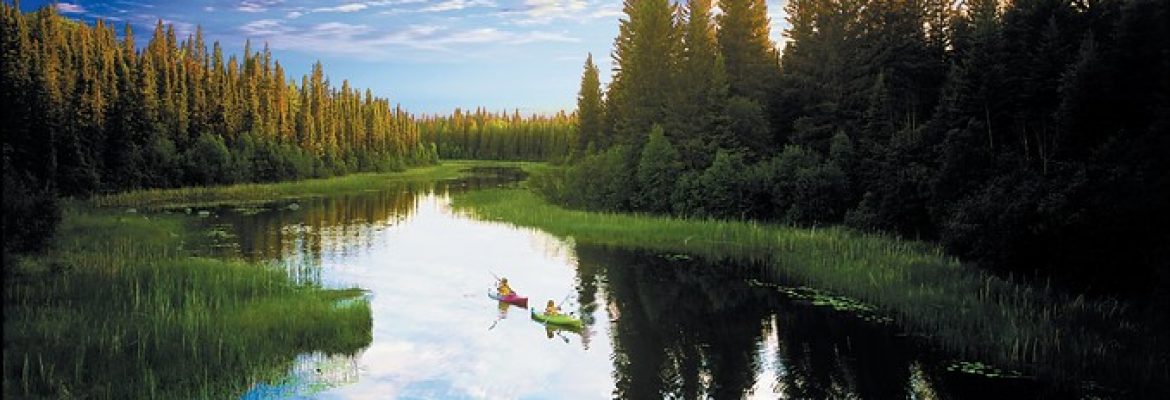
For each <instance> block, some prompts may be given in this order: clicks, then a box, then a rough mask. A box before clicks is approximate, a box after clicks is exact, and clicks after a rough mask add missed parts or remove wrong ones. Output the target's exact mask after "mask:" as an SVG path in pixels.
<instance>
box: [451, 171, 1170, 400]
mask: <svg viewBox="0 0 1170 400" xmlns="http://www.w3.org/2000/svg"><path fill="white" fill-rule="evenodd" d="M454 207H455V209H457V210H460V211H461V212H465V213H467V214H469V215H472V216H474V217H477V218H481V219H485V220H492V221H503V222H507V223H511V224H516V225H520V226H526V227H534V228H539V229H541V230H544V231H546V232H549V233H552V234H554V235H557V236H560V237H562V238H564V239H565V240H567V241H569V242H581V243H590V244H598V245H608V246H615V247H624V248H639V249H646V250H652V251H661V252H668V253H686V254H694V255H699V256H703V257H707V258H712V259H729V258H730V259H737V260H742V261H753V262H763V263H767V264H768V265H770V267H771V269H772V270H773V271H774V272H775V273H777V274H779V275H781V276H783V277H784V280H786V281H788V282H797V283H798V284H803V285H807V286H810V287H814V288H817V289H821V290H825V291H829V292H832V293H836V294H839V295H844V296H848V297H852V298H854V299H857V300H860V301H862V302H864V303H868V304H871V305H874V306H877V307H878V309H880V310H882V311H883V312H885V313H887V314H889V315H890V316H891V317H893V319H894V320H895V321H897V323H898V324H900V325H901V326H903V327H904V329H907V330H908V331H910V332H912V333H913V334H915V335H917V336H920V337H924V338H926V339H927V340H928V341H929V342H930V343H931V344H933V345H935V346H938V347H941V348H942V349H943V350H944V351H946V352H949V353H951V354H953V355H955V356H956V357H960V358H964V359H973V360H982V361H984V362H987V363H990V364H994V365H998V366H1001V367H1005V368H1010V369H1015V370H1018V371H1024V372H1026V373H1030V374H1035V375H1040V376H1044V377H1046V378H1049V379H1053V380H1056V381H1058V382H1060V383H1062V384H1068V385H1080V384H1082V383H1083V382H1085V381H1096V382H1108V383H1110V384H1111V385H1115V386H1117V387H1121V388H1125V389H1126V390H1134V391H1136V392H1138V393H1142V392H1143V391H1149V390H1156V391H1164V390H1165V389H1166V388H1165V387H1156V386H1158V385H1164V382H1166V381H1167V380H1166V378H1167V369H1166V358H1165V357H1163V356H1161V355H1164V354H1166V353H1165V350H1164V347H1165V344H1164V343H1162V342H1161V340H1162V339H1160V336H1159V335H1156V334H1155V333H1154V332H1151V331H1149V330H1148V329H1145V328H1143V326H1144V325H1143V324H1141V323H1139V321H1138V318H1137V317H1135V316H1134V315H1131V313H1129V312H1128V311H1127V309H1126V306H1125V304H1123V303H1121V302H1118V301H1115V300H1109V299H1096V300H1088V299H1086V298H1084V297H1070V296H1068V295H1065V294H1061V293H1057V292H1056V291H1054V290H1051V289H1049V288H1037V287H1032V286H1028V285H1025V284H1022V283H1019V282H1014V281H1013V280H1010V279H1001V278H999V277H996V276H993V275H991V274H988V273H986V272H983V271H982V270H979V269H977V268H973V267H971V266H967V265H963V264H962V263H960V262H959V261H958V260H956V259H954V258H952V257H948V256H946V255H945V254H943V252H942V250H941V249H940V248H939V247H937V246H934V245H930V244H926V243H921V242H914V241H903V240H897V239H894V238H890V237H886V236H881V235H872V234H861V233H857V232H854V231H850V230H847V229H842V228H827V229H825V228H818V229H800V228H794V227H790V226H784V225H775V224H764V223H756V222H744V221H724V220H712V219H685V218H671V217H662V216H651V215H639V214H617V213H600V212H585V211H577V210H569V209H564V208H561V207H558V206H554V205H551V204H549V203H548V202H546V201H545V200H543V199H542V198H540V197H539V196H537V195H536V194H534V193H532V192H530V191H528V190H515V189H512V190H503V189H494V190H484V191H475V192H469V193H464V194H460V195H457V196H456V197H455V199H454ZM1160 354H1161V355H1160ZM1159 382H1163V383H1159Z"/></svg>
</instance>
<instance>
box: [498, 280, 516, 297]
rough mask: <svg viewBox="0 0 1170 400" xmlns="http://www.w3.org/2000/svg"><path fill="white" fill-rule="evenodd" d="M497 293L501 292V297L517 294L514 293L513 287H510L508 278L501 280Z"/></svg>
mask: <svg viewBox="0 0 1170 400" xmlns="http://www.w3.org/2000/svg"><path fill="white" fill-rule="evenodd" d="M496 291H498V292H500V296H501V297H503V296H508V295H511V294H513V293H516V292H514V291H512V287H511V286H508V278H500V284H499V286H497V287H496Z"/></svg>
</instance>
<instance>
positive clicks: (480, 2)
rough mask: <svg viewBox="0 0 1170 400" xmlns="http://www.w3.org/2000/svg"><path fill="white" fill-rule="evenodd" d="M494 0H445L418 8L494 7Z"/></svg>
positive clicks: (437, 10)
mask: <svg viewBox="0 0 1170 400" xmlns="http://www.w3.org/2000/svg"><path fill="white" fill-rule="evenodd" d="M495 5H496V2H495V1H493V0H445V1H443V2H441V3H437V4H433V5H430V6H427V7H423V8H422V9H420V10H419V11H420V12H443V11H454V10H462V9H464V8H471V7H494V6H495Z"/></svg>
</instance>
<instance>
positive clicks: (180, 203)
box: [88, 160, 539, 208]
mask: <svg viewBox="0 0 1170 400" xmlns="http://www.w3.org/2000/svg"><path fill="white" fill-rule="evenodd" d="M533 165H534V164H533V163H517V162H496V161H464V160H456V161H444V162H443V163H441V164H437V165H429V166H423V167H415V168H411V169H408V170H406V171H402V172H389V173H360V174H352V175H346V176H341V177H335V178H325V179H306V180H301V181H290V182H277V183H245V184H238V185H227V186H206V187H189V188H175V189H148V190H137V191H132V192H125V193H117V194H111V195H105V196H96V197H94V198H93V199H92V200H90V201H89V202H88V203H89V204H91V205H93V206H96V207H144V208H150V207H159V206H166V207H169V208H173V207H195V206H213V205H218V204H241V203H250V202H267V201H273V200H279V199H288V198H303V197H313V196H321V195H325V194H330V195H334V194H342V193H353V192H361V191H368V190H377V189H380V188H385V187H386V186H388V185H415V184H430V183H432V182H436V181H441V180H448V179H456V178H459V177H461V176H463V172H464V171H466V170H468V169H470V168H473V167H477V168H483V167H498V166H512V167H515V166H526V168H539V167H536V166H533Z"/></svg>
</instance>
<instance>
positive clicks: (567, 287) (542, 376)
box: [201, 180, 1063, 399]
mask: <svg viewBox="0 0 1170 400" xmlns="http://www.w3.org/2000/svg"><path fill="white" fill-rule="evenodd" d="M485 184H495V182H494V181H491V180H484V181H470V182H457V183H450V184H437V185H433V186H430V187H416V188H405V187H403V188H394V189H389V190H383V191H370V192H365V193H360V194H353V195H344V196H333V197H321V198H313V199H301V200H297V201H295V202H294V201H286V202H279V203H273V204H269V205H266V206H264V207H259V208H219V209H215V210H212V215H211V216H210V217H207V218H204V219H202V220H201V221H202V223H204V224H205V225H206V228H207V230H208V232H209V236H210V237H212V238H213V239H214V241H215V245H214V247H213V250H211V251H213V252H214V253H216V254H218V255H222V256H230V257H242V258H245V259H249V260H252V261H264V262H271V263H276V264H278V265H281V266H284V267H285V268H287V269H288V270H289V271H290V274H293V275H294V276H296V277H297V278H298V279H302V280H308V281H313V282H319V283H321V284H323V285H326V286H331V287H351V286H358V287H361V288H363V289H366V290H368V291H369V292H370V294H369V300H370V307H371V310H372V312H373V342H372V344H371V345H370V346H369V347H368V348H366V349H364V350H362V351H361V352H359V353H357V354H353V355H325V354H303V355H301V356H299V357H298V359H297V361H296V362H295V367H293V368H292V369H291V370H290V371H289V372H288V375H287V376H286V377H285V378H283V379H280V380H275V381H270V382H258V383H257V384H256V385H255V386H254V387H253V389H252V390H251V391H250V392H249V393H247V394H246V395H245V396H244V398H249V399H258V398H289V397H292V398H325V399H330V398H353V399H387V398H403V399H429V398H440V399H462V398H477V399H478V398H502V399H600V398H612V397H620V398H631V399H655V398H663V397H671V398H719V399H723V398H758V399H775V398H891V399H895V398H896V399H907V398H916V399H931V398H1036V397H1055V398H1058V397H1063V396H1062V395H1061V394H1059V393H1058V392H1055V391H1053V390H1052V389H1051V388H1049V387H1046V386H1045V385H1042V384H1038V383H1036V382H1035V381H1033V380H1029V379H989V378H984V377H980V376H977V375H972V374H965V373H959V372H950V371H948V369H947V367H948V366H949V365H951V364H952V363H953V361H954V360H950V359H946V358H945V357H941V356H937V355H935V354H932V353H930V352H929V351H925V350H923V349H922V346H920V345H918V344H916V343H914V341H912V340H911V339H908V338H906V337H904V336H902V335H899V334H898V330H897V329H896V328H895V327H893V326H892V325H890V324H883V323H880V322H879V323H875V322H870V321H867V320H865V319H864V318H860V317H858V316H856V315H853V314H850V313H845V312H839V311H833V310H831V309H828V308H826V307H817V306H814V305H811V304H809V303H808V302H802V301H795V300H792V299H789V298H787V297H785V296H783V295H780V294H779V293H778V292H777V291H776V289H775V288H772V287H767V286H760V285H758V284H753V283H752V282H753V281H756V280H762V281H765V282H777V281H778V280H781V279H782V278H780V277H775V276H770V274H769V273H768V272H767V271H766V270H765V269H763V268H759V267H754V266H750V265H731V264H727V263H720V262H710V261H703V260H696V259H690V258H688V257H685V256H681V255H668V254H647V253H639V252H631V251H623V250H616V249H605V248H598V247H593V246H583V245H579V244H575V243H573V241H572V239H571V238H570V239H567V240H562V239H560V238H557V237H554V236H552V235H549V234H547V233H544V232H541V231H539V230H533V229H526V228H517V227H514V226H511V225H507V224H502V223H493V222H483V221H478V220H475V219H474V218H472V217H471V216H467V215H461V214H459V213H456V212H454V211H453V210H451V208H450V206H449V205H450V193H452V192H453V191H458V190H467V188H468V187H476V186H482V185H485ZM494 275H499V276H506V277H507V278H508V279H509V281H510V282H511V284H512V287H513V288H514V289H516V290H517V292H519V293H520V294H521V295H524V296H528V297H529V298H530V303H531V304H530V305H531V306H533V307H543V304H544V303H545V302H546V301H548V300H549V299H553V300H556V301H557V302H558V303H559V302H561V301H562V300H565V299H568V302H567V303H566V307H565V309H566V311H572V312H574V313H576V314H577V315H582V316H584V317H585V318H584V320H585V322H586V328H585V330H584V332H580V333H578V332H570V331H560V330H550V329H547V328H546V327H545V326H543V325H541V324H539V323H537V322H535V321H533V320H531V319H530V316H529V312H528V310H525V309H521V308H518V307H504V306H502V305H500V304H499V303H497V302H495V301H492V300H490V299H489V298H488V297H487V292H488V290H489V288H490V287H492V286H493V285H494Z"/></svg>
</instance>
